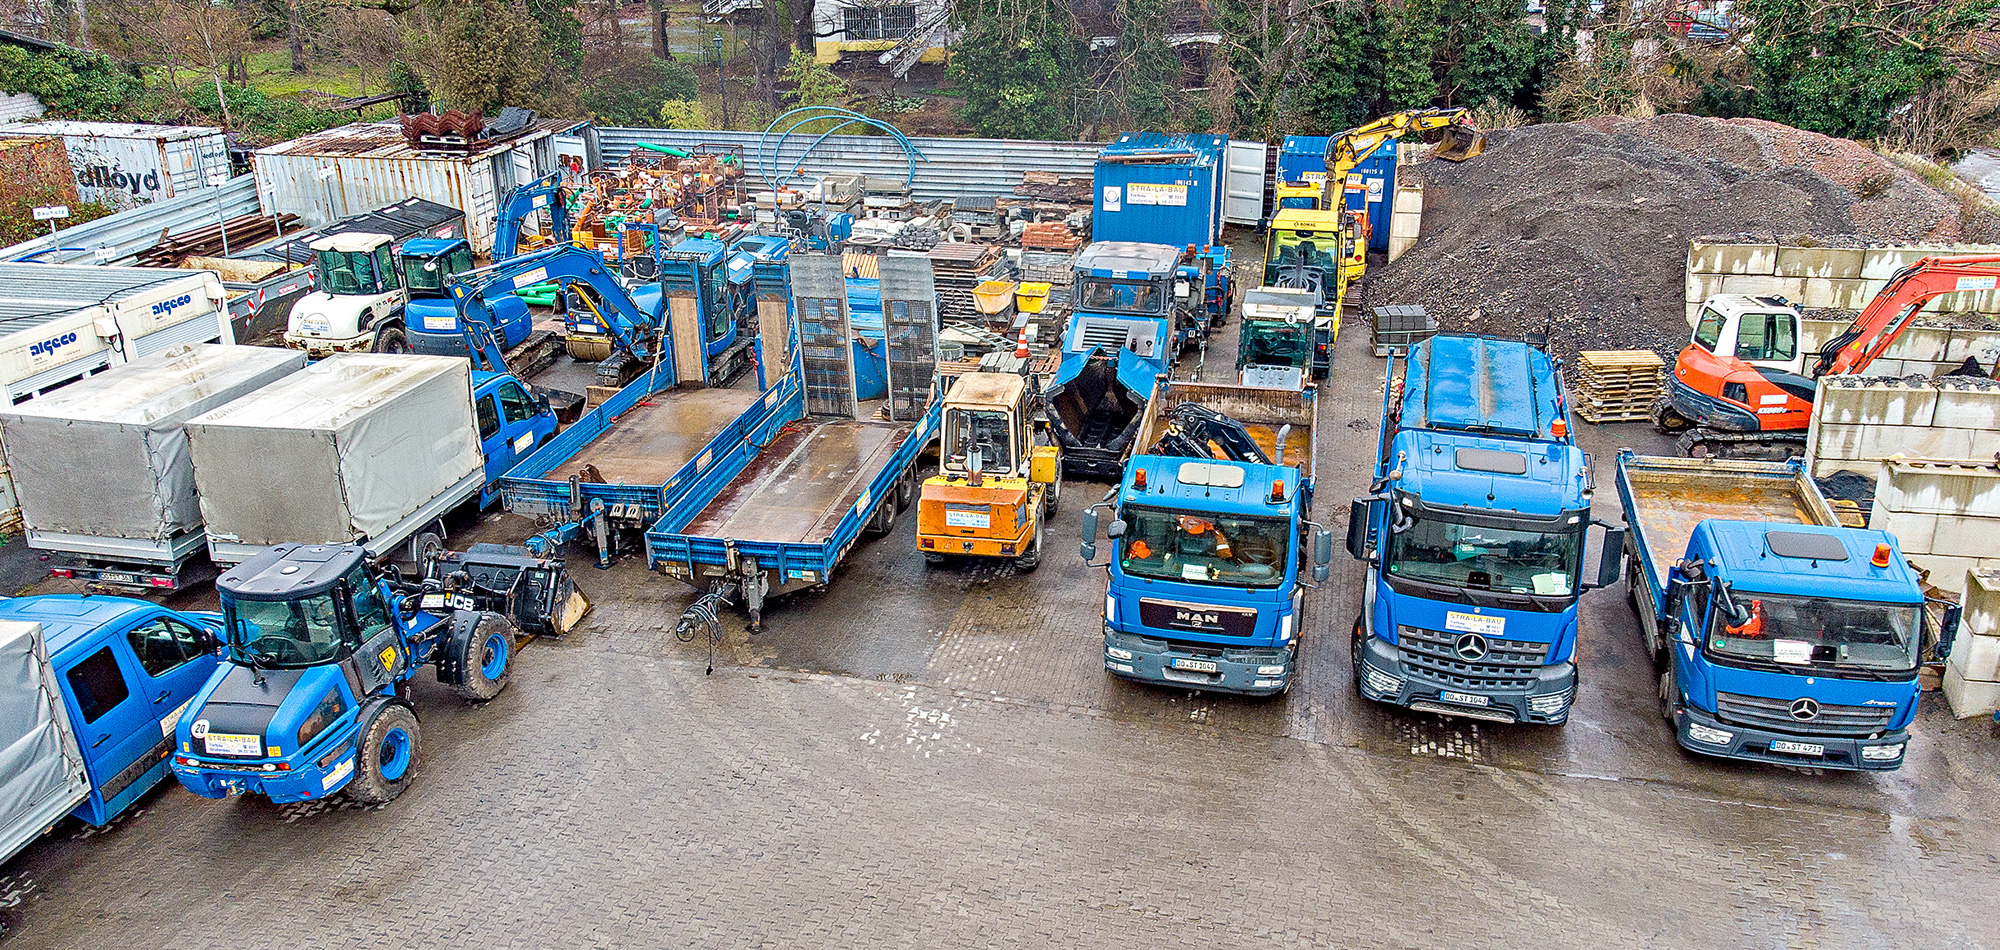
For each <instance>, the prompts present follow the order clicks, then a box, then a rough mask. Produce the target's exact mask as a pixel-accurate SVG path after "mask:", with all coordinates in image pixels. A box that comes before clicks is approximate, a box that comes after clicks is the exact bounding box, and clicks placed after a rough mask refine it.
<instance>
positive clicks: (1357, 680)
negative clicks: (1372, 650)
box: [1347, 614, 1368, 699]
mask: <svg viewBox="0 0 2000 950" xmlns="http://www.w3.org/2000/svg"><path fill="white" fill-rule="evenodd" d="M1347 665H1348V668H1349V670H1350V671H1351V672H1352V673H1353V674H1354V695H1356V696H1359V697H1361V698H1362V699H1367V698H1368V694H1367V693H1364V692H1362V691H1361V615H1360V614H1355V615H1354V633H1353V634H1352V635H1351V636H1349V637H1348V638H1347Z"/></svg>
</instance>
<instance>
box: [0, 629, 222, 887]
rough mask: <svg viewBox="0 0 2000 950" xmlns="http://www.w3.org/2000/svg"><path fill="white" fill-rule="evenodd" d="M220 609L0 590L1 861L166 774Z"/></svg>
mask: <svg viewBox="0 0 2000 950" xmlns="http://www.w3.org/2000/svg"><path fill="white" fill-rule="evenodd" d="M221 630H222V624H221V618H220V617H217V616H215V615H213V614H191V613H181V612H178V611H173V610H168V609H166V608H164V607H161V606H159V605H157V604H152V603H148V602H146V601H143V600H132V599H129V598H125V597H101V596H96V595H82V596H78V595H72V594H52V595H48V596H42V597H13V598H8V599H4V600H0V667H4V668H5V669H6V670H7V685H6V688H5V689H4V690H0V786H4V787H5V788H6V789H7V794H6V795H5V796H0V861H4V860H6V859H7V858H8V857H11V856H13V855H14V854H15V853H17V852H19V851H20V850H21V849H22V848H23V847H26V846H27V844H28V843H29V842H31V841H33V840H34V839H35V838H36V837H38V836H40V835H41V834H42V833H43V832H45V831H47V830H49V828H50V827H51V826H53V825H54V824H55V822H56V821H57V820H58V819H60V818H62V817H63V816H64V815H75V816H76V817H77V818H78V819H81V820H82V821H85V822H87V823H89V824H93V825H102V824H105V823H107V822H109V821H110V820H111V819H113V818H115V817H117V816H118V815H119V814H120V813H121V812H123V811H124V810H125V809H127V808H130V807H131V806H132V803H134V802H136V801H138V800H139V797H140V796H142V795H144V794H146V792H147V790H149V789H151V788H152V787H153V786H154V785H157V784H159V782H160V780H161V779H164V778H166V777H167V768H168V766H167V756H168V754H169V753H170V752H171V751H172V749H173V729H174V722H175V720H176V719H178V718H179V716H180V713H181V707H182V706H184V705H186V704H187V702H188V701H189V700H190V699H192V698H193V697H194V695H195V694H196V693H197V692H199V691H200V690H201V687H202V684H204V683H206V682H208V678H209V676H210V674H212V673H213V672H214V671H215V666H216V656H215V648H216V644H217V642H218V640H219V635H220V633H221Z"/></svg>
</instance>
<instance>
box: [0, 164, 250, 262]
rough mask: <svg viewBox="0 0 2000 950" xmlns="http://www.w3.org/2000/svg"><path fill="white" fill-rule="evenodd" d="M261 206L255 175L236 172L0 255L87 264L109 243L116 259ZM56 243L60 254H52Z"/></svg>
mask: <svg viewBox="0 0 2000 950" xmlns="http://www.w3.org/2000/svg"><path fill="white" fill-rule="evenodd" d="M257 211H258V205H257V182H256V179H255V178H253V177H252V176H250V175H238V176H236V177H235V178H232V179H230V180H229V182H228V183H227V184H225V185H223V186H222V187H221V188H210V189H207V190H204V191H197V192H194V193H192V194H186V195H177V196H175V197H172V198H166V199H163V200H160V201H155V202H153V203H151V204H145V205H140V206H139V207H137V208H133V209H131V210H129V211H120V212H118V213H117V214H114V215H108V216H106V217H102V218H98V219H97V220H95V221H91V222H89V223H87V224H79V225H77V226H75V227H73V228H65V229H63V230H61V231H57V232H56V240H55V241H54V242H51V241H50V240H49V237H48V235H46V234H45V235H42V236H41V237H38V238H35V239H33V240H30V241H22V242H21V243H19V244H16V245H14V246H13V247H10V248H6V249H4V250H0V260H5V261H18V260H22V259H24V258H27V257H29V256H31V255H37V254H39V255H41V256H39V257H35V260H38V261H43V262H45V263H70V264H88V263H91V262H92V261H93V260H94V254H95V252H96V250H97V249H98V248H100V247H108V248H110V249H111V261H113V262H116V261H121V260H126V259H128V258H131V257H133V256H135V255H137V254H138V253H139V252H140V251H143V250H145V249H147V248H149V247H152V246H153V245H155V244H158V243H159V242H160V235H161V234H163V233H167V234H178V233H180V232H183V231H192V230H194V229H195V228H199V227H204V226H207V225H212V224H215V223H216V219H217V216H218V215H220V217H222V218H225V219H226V218H234V217H237V216H239V215H245V214H255V213H257ZM58 244H59V245H60V247H61V249H62V252H61V254H60V255H58V254H53V253H49V252H50V251H51V250H52V249H54V248H56V247H57V246H58Z"/></svg>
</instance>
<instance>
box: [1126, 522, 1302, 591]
mask: <svg viewBox="0 0 2000 950" xmlns="http://www.w3.org/2000/svg"><path fill="white" fill-rule="evenodd" d="M1124 518H1125V537H1124V538H1123V540H1122V541H1121V542H1120V548H1119V552H1118V553H1119V561H1118V564H1119V566H1120V567H1122V568H1124V569H1125V572H1126V573H1128V574H1133V575H1136V576H1139V577H1152V578H1157V579H1160V580H1169V581H1191V582H1193V583H1196V584H1216V585H1220V586H1224V587H1276V586H1278V585H1279V584H1280V583H1282V582H1283V581H1284V579H1285V564H1286V563H1287V561H1286V558H1287V557H1288V556H1289V554H1290V551H1291V525H1290V524H1289V523H1288V522H1286V521H1285V520H1284V519H1281V518H1255V517H1237V516H1233V515H1211V514H1184V513H1181V512H1173V511H1161V510H1159V509H1154V508H1127V509H1125V512H1124Z"/></svg>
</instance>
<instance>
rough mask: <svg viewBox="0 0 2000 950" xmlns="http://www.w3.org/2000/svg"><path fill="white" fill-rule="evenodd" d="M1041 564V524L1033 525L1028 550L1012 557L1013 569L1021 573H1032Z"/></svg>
mask: <svg viewBox="0 0 2000 950" xmlns="http://www.w3.org/2000/svg"><path fill="white" fill-rule="evenodd" d="M1041 566H1042V526H1041V525H1036V526H1035V536H1034V538H1033V539H1032V540H1030V541H1029V542H1028V550H1027V551H1026V552H1024V553H1023V554H1022V555H1021V556H1020V557H1017V558H1015V559H1014V570H1016V571H1019V572H1020V573H1022V574H1033V573H1034V572H1035V568H1038V567H1041Z"/></svg>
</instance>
